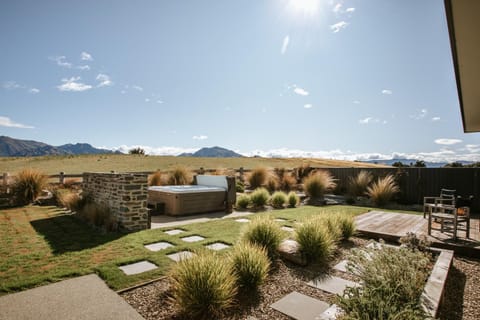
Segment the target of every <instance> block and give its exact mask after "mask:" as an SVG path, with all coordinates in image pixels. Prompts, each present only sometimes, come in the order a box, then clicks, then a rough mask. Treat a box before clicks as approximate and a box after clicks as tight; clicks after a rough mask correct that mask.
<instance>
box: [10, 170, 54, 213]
mask: <svg viewBox="0 0 480 320" xmlns="http://www.w3.org/2000/svg"><path fill="white" fill-rule="evenodd" d="M47 180H48V178H47V176H46V175H45V174H43V173H42V172H40V171H38V170H34V169H23V170H21V171H20V172H18V173H17V174H16V176H15V178H14V180H13V186H12V191H13V196H14V198H15V203H16V204H18V205H25V204H29V203H32V202H34V201H35V200H36V199H37V197H38V196H39V195H40V193H41V192H42V190H43V189H44V188H45V187H46V186H47Z"/></svg>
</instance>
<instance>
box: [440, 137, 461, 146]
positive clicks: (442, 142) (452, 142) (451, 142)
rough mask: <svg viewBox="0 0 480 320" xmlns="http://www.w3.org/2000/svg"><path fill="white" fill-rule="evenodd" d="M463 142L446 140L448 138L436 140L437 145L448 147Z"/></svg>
mask: <svg viewBox="0 0 480 320" xmlns="http://www.w3.org/2000/svg"><path fill="white" fill-rule="evenodd" d="M461 142H462V140H460V139H446V138H440V139H435V143H436V144H441V145H447V146H450V145H453V144H457V143H461Z"/></svg>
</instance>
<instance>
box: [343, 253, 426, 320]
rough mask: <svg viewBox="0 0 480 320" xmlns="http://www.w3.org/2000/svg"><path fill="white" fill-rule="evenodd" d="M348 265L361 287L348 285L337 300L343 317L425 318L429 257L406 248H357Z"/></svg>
mask: <svg viewBox="0 0 480 320" xmlns="http://www.w3.org/2000/svg"><path fill="white" fill-rule="evenodd" d="M349 260H350V263H349V264H348V265H347V268H349V269H350V270H352V269H354V270H355V272H356V274H357V275H358V277H359V278H360V280H361V281H360V282H361V283H362V286H361V287H357V288H347V289H346V290H345V292H344V295H343V297H340V296H337V298H336V300H337V301H336V303H337V304H338V305H339V307H340V308H342V309H343V310H344V311H345V317H344V319H361V320H363V319H365V320H367V319H391V320H394V319H399V320H400V319H405V320H407V319H408V320H410V319H426V318H427V317H426V315H425V314H424V312H423V311H422V308H421V305H420V296H421V294H422V291H423V287H424V285H425V282H426V280H427V277H428V272H429V266H430V264H431V262H430V256H429V255H427V254H425V253H422V252H419V251H411V250H409V249H406V248H400V249H396V248H390V247H383V248H382V249H381V250H378V249H362V250H357V251H354V253H353V255H352V256H351V257H350V258H349Z"/></svg>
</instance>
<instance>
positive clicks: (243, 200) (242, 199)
mask: <svg viewBox="0 0 480 320" xmlns="http://www.w3.org/2000/svg"><path fill="white" fill-rule="evenodd" d="M249 204H250V196H249V195H248V194H241V195H240V196H238V198H237V203H236V207H237V208H238V209H247V207H248V205H249Z"/></svg>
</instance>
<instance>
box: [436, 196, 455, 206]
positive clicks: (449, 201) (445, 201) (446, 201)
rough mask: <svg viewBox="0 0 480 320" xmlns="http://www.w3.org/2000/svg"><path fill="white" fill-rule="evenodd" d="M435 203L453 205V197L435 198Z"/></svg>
mask: <svg viewBox="0 0 480 320" xmlns="http://www.w3.org/2000/svg"><path fill="white" fill-rule="evenodd" d="M435 204H441V205H449V206H455V199H445V198H436V199H435Z"/></svg>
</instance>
